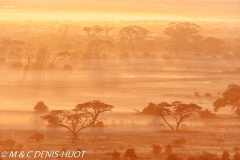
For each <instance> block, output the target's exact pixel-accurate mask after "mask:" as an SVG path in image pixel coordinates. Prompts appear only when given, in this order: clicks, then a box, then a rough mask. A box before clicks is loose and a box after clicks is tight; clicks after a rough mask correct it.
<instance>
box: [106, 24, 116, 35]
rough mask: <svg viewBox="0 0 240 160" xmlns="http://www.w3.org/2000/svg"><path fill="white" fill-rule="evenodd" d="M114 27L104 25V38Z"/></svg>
mask: <svg viewBox="0 0 240 160" xmlns="http://www.w3.org/2000/svg"><path fill="white" fill-rule="evenodd" d="M113 29H114V27H109V26H108V25H107V24H106V25H105V26H104V30H105V36H106V38H108V34H109V32H110V31H111V30H113Z"/></svg>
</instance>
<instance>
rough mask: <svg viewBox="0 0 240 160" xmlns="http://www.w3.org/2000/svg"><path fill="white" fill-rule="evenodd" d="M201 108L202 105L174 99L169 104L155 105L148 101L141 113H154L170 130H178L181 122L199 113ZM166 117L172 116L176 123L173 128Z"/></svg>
mask: <svg viewBox="0 0 240 160" xmlns="http://www.w3.org/2000/svg"><path fill="white" fill-rule="evenodd" d="M201 110H202V107H200V106H198V105H196V104H193V103H190V104H184V103H182V102H179V101H175V102H173V103H171V104H169V103H167V102H161V103H159V104H157V105H155V104H154V103H150V104H149V105H148V107H147V108H144V109H143V111H142V112H140V113H141V114H147V115H155V116H158V117H161V118H162V119H163V120H164V122H165V123H166V124H167V125H168V127H169V128H170V129H171V130H172V131H178V129H179V126H180V125H181V123H182V122H183V121H184V120H185V119H186V118H189V117H191V116H193V115H194V114H196V113H199V112H200V111H201ZM167 117H172V118H173V119H174V121H175V123H176V127H175V128H174V127H173V126H172V125H171V124H170V123H169V120H168V118H167Z"/></svg>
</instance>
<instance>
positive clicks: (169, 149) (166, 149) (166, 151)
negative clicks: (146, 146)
mask: <svg viewBox="0 0 240 160" xmlns="http://www.w3.org/2000/svg"><path fill="white" fill-rule="evenodd" d="M165 153H167V154H169V153H172V146H171V145H166V146H165Z"/></svg>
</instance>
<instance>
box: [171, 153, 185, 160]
mask: <svg viewBox="0 0 240 160" xmlns="http://www.w3.org/2000/svg"><path fill="white" fill-rule="evenodd" d="M167 160H182V159H181V158H180V157H179V156H178V155H177V154H176V153H171V154H169V155H168V157H167Z"/></svg>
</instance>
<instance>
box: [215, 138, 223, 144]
mask: <svg viewBox="0 0 240 160" xmlns="http://www.w3.org/2000/svg"><path fill="white" fill-rule="evenodd" d="M216 142H217V144H218V145H219V144H220V143H223V142H224V140H223V139H222V138H218V139H216Z"/></svg>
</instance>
